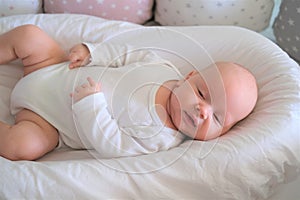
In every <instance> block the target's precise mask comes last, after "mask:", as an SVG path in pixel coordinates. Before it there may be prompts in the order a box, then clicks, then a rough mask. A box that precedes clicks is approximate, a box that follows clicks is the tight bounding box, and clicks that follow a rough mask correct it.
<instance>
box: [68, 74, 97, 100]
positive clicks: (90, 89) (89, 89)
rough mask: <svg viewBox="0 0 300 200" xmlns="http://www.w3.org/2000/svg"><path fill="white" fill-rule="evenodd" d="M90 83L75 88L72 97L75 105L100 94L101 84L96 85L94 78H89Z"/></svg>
mask: <svg viewBox="0 0 300 200" xmlns="http://www.w3.org/2000/svg"><path fill="white" fill-rule="evenodd" d="M87 80H88V83H85V84H82V85H80V86H77V87H76V88H75V91H74V92H73V93H71V94H70V95H71V97H72V98H73V103H76V102H78V101H80V100H81V99H83V98H84V97H87V96H89V95H91V94H96V93H98V92H100V89H101V87H100V83H96V82H95V81H94V80H93V79H92V78H90V77H88V78H87Z"/></svg>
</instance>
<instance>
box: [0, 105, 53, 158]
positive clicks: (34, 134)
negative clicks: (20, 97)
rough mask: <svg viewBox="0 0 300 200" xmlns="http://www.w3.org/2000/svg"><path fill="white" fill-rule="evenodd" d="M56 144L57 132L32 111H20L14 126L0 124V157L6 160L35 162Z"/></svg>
mask: <svg viewBox="0 0 300 200" xmlns="http://www.w3.org/2000/svg"><path fill="white" fill-rule="evenodd" d="M57 143H58V132H57V130H56V129H55V128H54V127H53V126H52V125H51V124H49V123H48V122H47V121H45V120H44V119H43V118H41V117H40V116H39V115H37V114H35V113H34V112H32V111H29V110H26V109H24V110H22V111H20V112H19V113H18V114H17V116H16V123H15V125H12V126H10V125H7V124H5V123H2V122H0V156H3V157H5V158H7V159H10V160H36V159H38V158H40V157H41V156H43V155H45V154H46V153H48V152H50V151H52V150H53V149H54V148H55V147H56V145H57Z"/></svg>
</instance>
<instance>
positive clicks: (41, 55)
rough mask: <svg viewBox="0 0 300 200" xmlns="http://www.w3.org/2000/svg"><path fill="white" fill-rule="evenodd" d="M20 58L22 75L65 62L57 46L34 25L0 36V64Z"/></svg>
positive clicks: (64, 54) (61, 51)
mask: <svg viewBox="0 0 300 200" xmlns="http://www.w3.org/2000/svg"><path fill="white" fill-rule="evenodd" d="M18 58H20V59H21V60H22V63H23V65H24V75H27V74H29V73H31V72H33V71H35V70H37V69H40V68H43V67H46V66H49V65H52V64H57V63H60V62H63V61H66V60H67V56H66V53H65V52H64V50H63V49H62V48H61V47H60V46H59V44H58V43H57V42H56V41H54V40H53V39H52V38H51V37H49V36H48V35H47V34H46V33H45V32H44V31H43V30H41V29H40V28H38V27H37V26H34V25H23V26H19V27H17V28H15V29H13V30H11V31H9V32H7V33H4V34H3V35H0V64H4V63H8V62H10V61H13V60H15V59H18Z"/></svg>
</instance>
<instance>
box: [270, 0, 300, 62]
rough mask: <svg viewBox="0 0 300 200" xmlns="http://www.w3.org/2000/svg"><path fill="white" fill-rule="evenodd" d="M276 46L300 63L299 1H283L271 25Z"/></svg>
mask: <svg viewBox="0 0 300 200" xmlns="http://www.w3.org/2000/svg"><path fill="white" fill-rule="evenodd" d="M273 30H274V35H275V37H276V42H277V43H278V45H279V46H280V47H281V48H282V49H283V50H285V51H286V52H287V53H288V54H289V55H290V56H291V57H293V58H294V59H295V60H297V61H298V63H299V62H300V1H299V0H283V1H282V3H281V6H280V11H279V14H278V16H277V17H276V19H275V22H274V24H273Z"/></svg>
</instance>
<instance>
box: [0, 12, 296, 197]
mask: <svg viewBox="0 0 300 200" xmlns="http://www.w3.org/2000/svg"><path fill="white" fill-rule="evenodd" d="M28 23H30V24H36V25H38V26H40V27H41V28H42V29H44V30H45V31H46V32H48V33H49V34H50V35H51V36H52V37H54V38H55V39H56V40H57V41H58V42H59V43H60V44H61V45H63V47H64V48H65V49H68V48H70V47H71V46H72V45H73V44H76V43H79V42H82V41H88V42H101V41H104V40H106V41H107V40H109V41H110V42H116V43H120V42H121V43H130V44H132V45H138V46H141V47H151V48H152V49H156V50H157V52H158V53H159V54H161V56H163V57H166V58H168V59H170V60H171V61H172V62H173V63H174V64H175V65H177V66H178V68H179V69H180V70H181V71H182V72H187V71H189V70H190V69H191V68H193V67H196V68H197V67H200V68H202V67H205V66H207V65H208V64H209V63H211V62H213V61H219V60H226V61H234V62H237V63H241V64H243V65H244V66H246V67H247V68H248V69H249V70H250V71H251V72H252V73H253V74H254V75H255V77H256V79H257V82H258V86H259V100H258V103H257V105H256V107H255V109H254V111H253V113H252V114H251V115H250V116H249V117H247V118H246V119H245V120H243V121H242V122H240V123H238V124H237V125H236V126H235V127H234V128H233V129H232V130H231V131H230V132H229V133H228V134H226V135H225V136H222V137H220V138H218V139H215V140H212V141H208V142H201V141H186V142H184V143H183V144H182V145H180V146H179V147H176V148H174V149H171V150H169V151H165V152H159V153H155V154H150V155H143V156H137V157H128V158H119V159H97V158H96V157H95V156H96V153H95V152H92V151H85V150H80V151H79V150H72V149H60V150H56V151H54V152H51V153H49V154H47V155H46V156H44V157H43V158H41V159H40V160H38V161H35V162H30V161H18V162H12V161H9V160H6V159H4V158H2V157H0V166H1V167H0V198H1V199H3V198H4V199H108V198H110V199H116V198H121V199H239V200H240V199H243V200H246V199H268V198H270V197H272V196H273V195H274V193H276V191H277V190H278V189H279V188H280V187H282V185H283V184H285V183H289V182H292V181H293V180H295V179H296V178H297V177H299V173H300V153H299V152H300V134H299V133H300V126H299V120H300V69H299V66H298V65H297V64H296V63H295V62H294V61H293V60H292V59H290V58H289V57H288V55H287V54H286V53H284V52H283V51H282V50H281V49H280V48H279V47H278V46H276V45H275V44H273V43H272V42H271V41H269V40H268V39H266V38H264V37H263V36H260V35H259V34H257V33H255V32H252V31H249V30H246V29H243V28H238V27H230V26H227V27H221V26H216V27H209V26H199V27H168V28H163V27H148V28H147V27H142V26H138V25H134V24H129V23H124V22H115V21H106V20H103V19H100V18H95V17H88V16H83V15H68V14H61V15H24V16H13V17H7V18H0V31H1V33H3V32H5V31H8V30H10V29H12V28H13V27H16V26H19V25H21V24H28ZM0 67H1V70H0V94H1V98H0V110H1V112H0V120H2V121H6V122H8V123H13V116H11V115H10V112H9V95H10V92H11V90H12V88H13V86H14V84H15V83H16V81H17V80H18V79H19V78H20V77H21V76H22V69H21V67H20V64H19V62H15V63H12V64H9V65H3V66H0Z"/></svg>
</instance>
